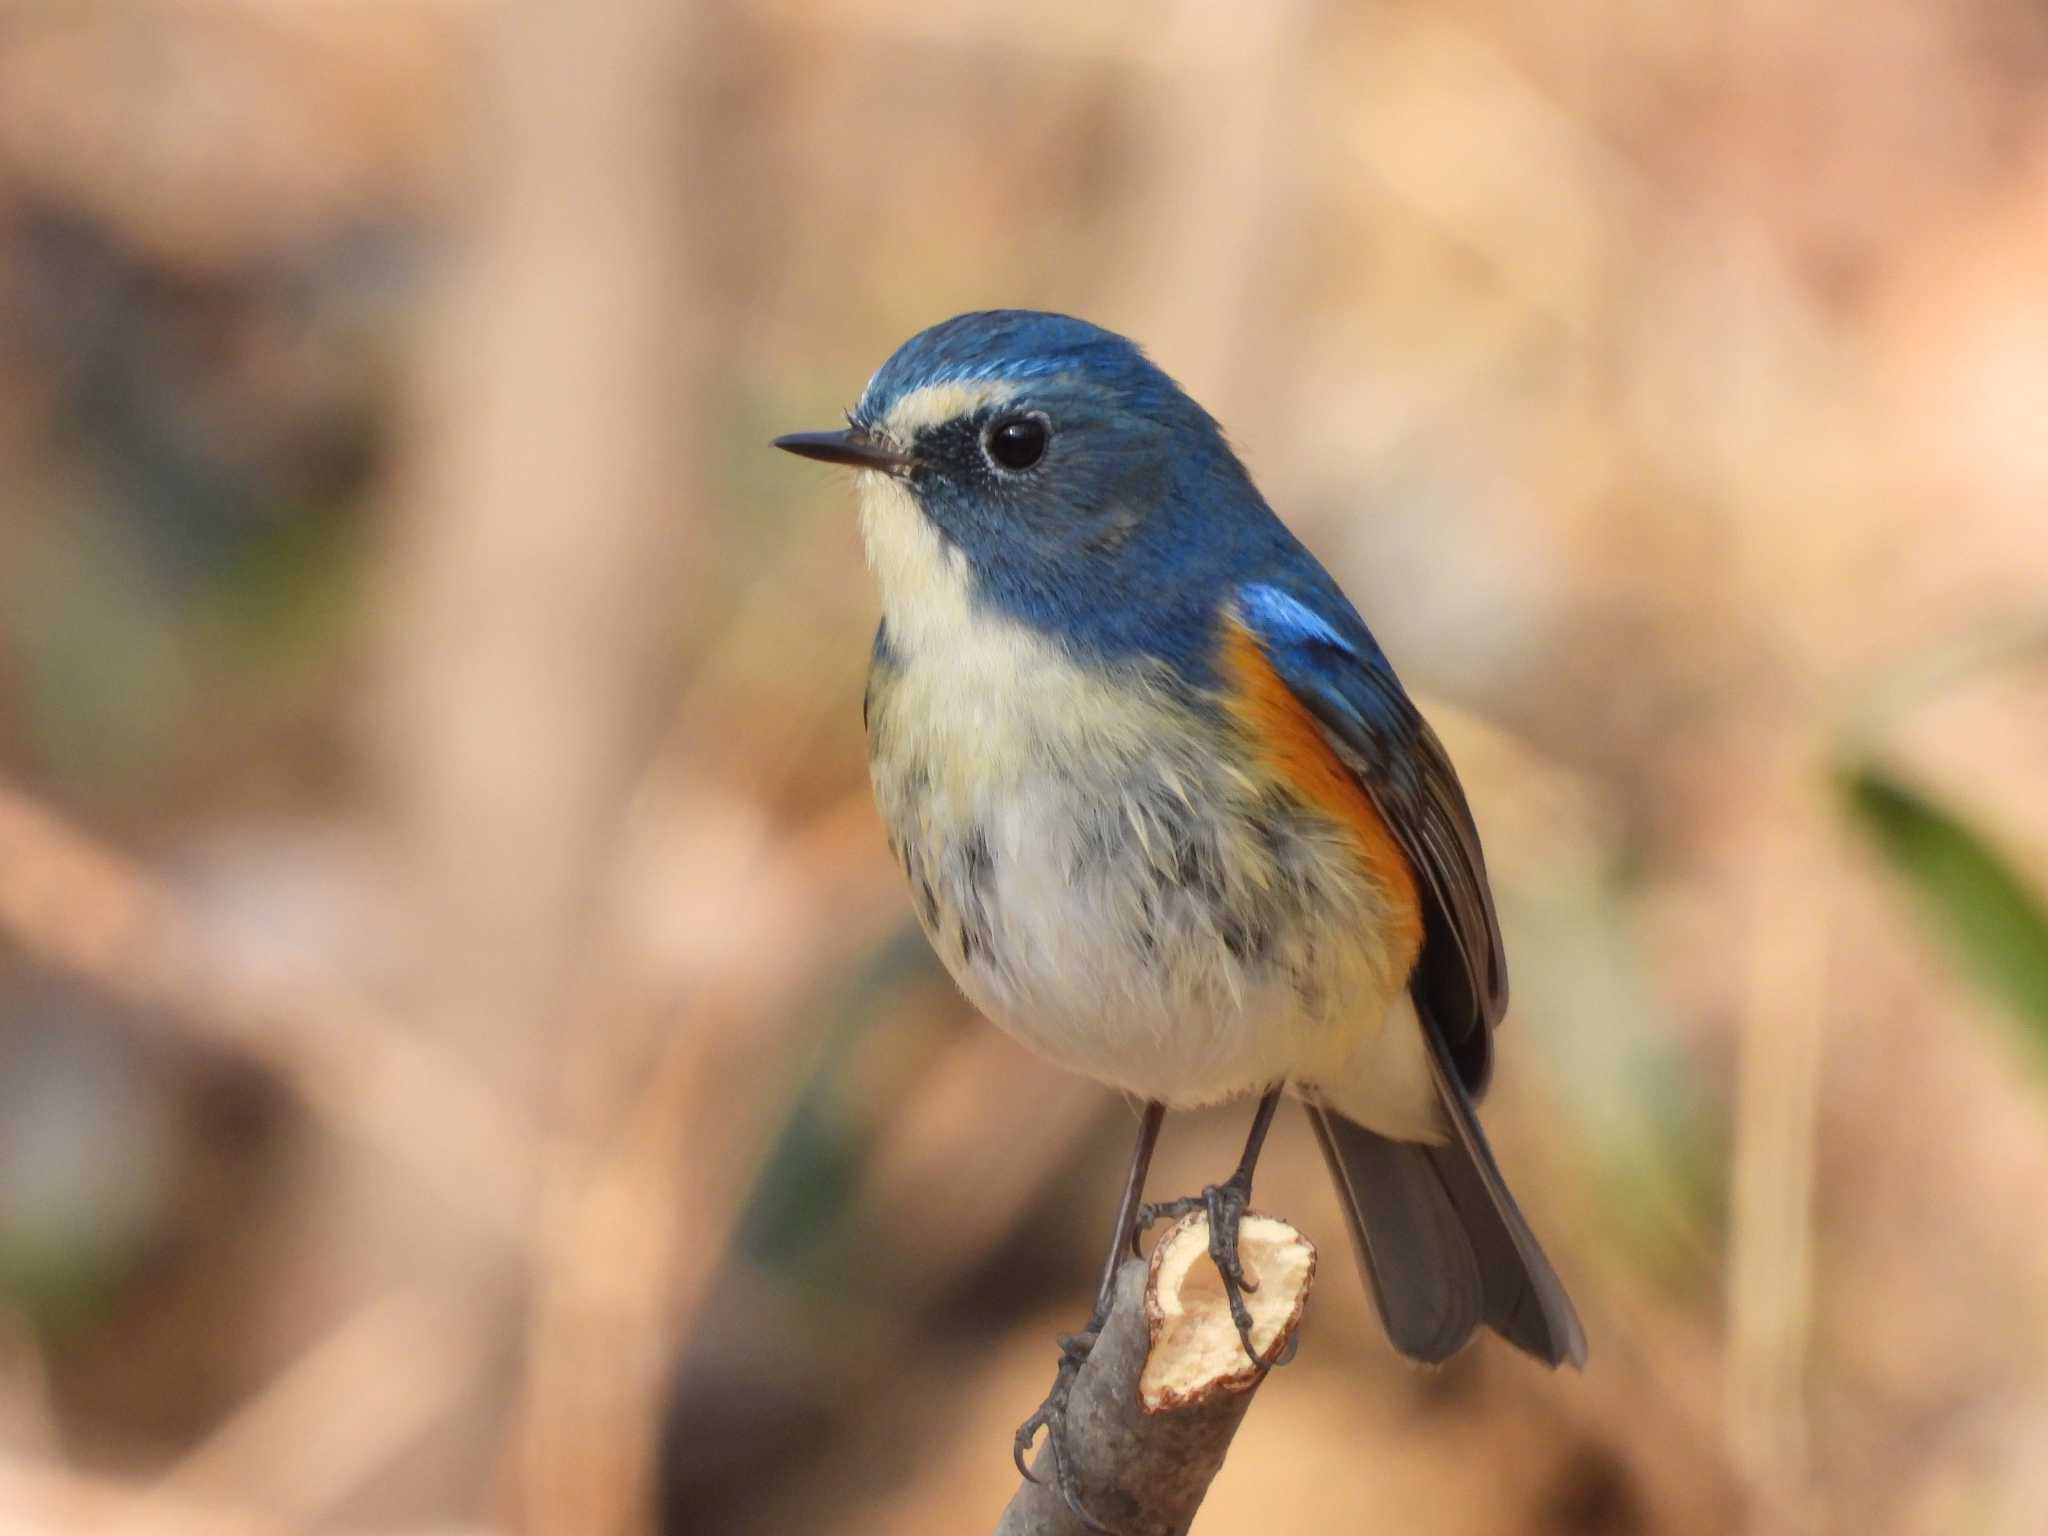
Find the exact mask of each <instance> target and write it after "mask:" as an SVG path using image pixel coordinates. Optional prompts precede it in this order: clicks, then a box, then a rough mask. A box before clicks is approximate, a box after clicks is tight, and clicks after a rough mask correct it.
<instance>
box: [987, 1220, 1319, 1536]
mask: <svg viewBox="0 0 2048 1536" xmlns="http://www.w3.org/2000/svg"><path fill="white" fill-rule="evenodd" d="M1238 1253H1239V1255H1240V1257H1241V1258H1242V1260H1243V1262H1244V1268H1245V1274H1246V1275H1247V1277H1248V1278H1250V1279H1252V1280H1253V1281H1255V1282H1256V1284H1257V1286H1258V1289H1257V1290H1255V1291H1250V1292H1248V1293H1247V1294H1246V1296H1245V1303H1246V1305H1247V1306H1248V1307H1249V1308H1250V1309H1251V1314H1252V1345H1253V1347H1254V1348H1255V1349H1256V1350H1257V1351H1258V1353H1259V1359H1260V1360H1261V1361H1263V1362H1267V1363H1265V1364H1254V1363H1253V1362H1252V1360H1251V1359H1250V1358H1249V1357H1248V1356H1247V1355H1246V1353H1245V1348H1244V1344H1243V1341H1242V1340H1241V1339H1240V1338H1239V1336H1238V1332H1237V1326H1236V1325H1235V1324H1234V1323H1233V1322H1232V1321H1231V1319H1230V1309H1229V1306H1228V1304H1227V1303H1226V1301H1225V1300H1224V1295H1223V1284H1222V1280H1221V1278H1220V1277H1219V1276H1218V1275H1217V1273H1216V1266H1215V1265H1214V1264H1213V1263H1211V1262H1210V1261H1209V1222H1208V1218H1207V1217H1206V1216H1204V1215H1202V1214H1200V1213H1199V1212H1198V1213H1196V1214H1195V1215H1192V1216H1188V1217H1186V1218H1185V1219H1183V1220H1182V1221H1180V1222H1179V1223H1178V1224H1176V1225H1175V1226H1174V1228H1173V1229H1172V1230H1171V1231H1169V1232H1168V1233H1167V1234H1166V1236H1165V1237H1163V1238H1161V1239H1160V1241H1159V1246H1158V1247H1157V1248H1155V1249H1154V1250H1153V1253H1152V1258H1151V1261H1150V1263H1147V1262H1146V1261H1144V1260H1142V1259H1132V1260H1131V1261H1130V1262H1129V1263H1127V1264H1126V1265H1124V1267H1123V1269H1122V1271H1121V1272H1120V1273H1119V1274H1118V1275H1117V1288H1116V1303H1115V1306H1114V1307H1113V1309H1112V1310H1111V1312H1110V1316H1109V1322H1108V1324H1107V1325H1106V1326H1105V1327H1104V1328H1103V1330H1102V1335H1101V1337H1100V1339H1098V1340H1097V1342H1096V1345H1095V1348H1094V1350H1093V1351H1092V1352H1091V1353H1090V1354H1089V1356H1088V1361H1087V1363H1086V1364H1085V1365H1083V1366H1082V1367H1081V1372H1080V1374H1079V1376H1077V1377H1076V1378H1075V1381H1074V1391H1073V1396H1072V1398H1071V1399H1070V1400H1069V1402H1068V1405H1067V1429H1066V1448H1067V1454H1068V1455H1069V1456H1070V1457H1072V1458H1073V1462H1074V1465H1075V1468H1076V1470H1077V1471H1078V1473H1079V1476H1080V1484H1081V1491H1082V1502H1083V1503H1084V1504H1085V1505H1086V1506H1087V1508H1088V1510H1089V1512H1090V1513H1091V1514H1092V1515H1093V1516H1094V1517H1095V1518H1096V1520H1098V1521H1099V1522H1101V1524H1102V1525H1104V1526H1106V1527H1108V1528H1109V1529H1110V1530H1111V1531H1113V1532H1115V1533H1116V1536H1181V1533H1183V1532H1185V1531H1186V1530H1187V1529H1188V1527H1189V1526H1190V1525H1191V1524H1192V1523H1193V1522H1194V1518H1195V1512H1196V1510H1198V1509H1199V1508H1201V1504H1202V1499H1203V1497H1204V1496H1205V1495H1206V1494H1207V1493H1208V1491H1209V1484H1210V1482H1211V1481H1212V1480H1213V1479H1214V1478H1215V1476H1216V1473H1217V1472H1218V1471H1219V1470H1220V1469H1221V1468H1222V1466H1223V1457H1224V1453H1225V1452H1226V1451H1228V1450H1229V1449H1230V1440H1231V1436H1233V1435H1235V1434H1236V1433H1237V1426H1238V1424H1239V1423H1240V1422H1241V1421H1242V1420H1243V1418H1244V1416H1245V1412H1246V1410H1247V1409H1248V1408H1250V1406H1251V1401H1252V1394H1253V1393H1254V1392H1255V1391H1257V1390H1258V1386H1259V1384H1260V1383H1261V1382H1262V1381H1264V1380H1265V1378H1266V1374H1267V1371H1268V1369H1269V1367H1270V1363H1271V1362H1272V1361H1275V1360H1278V1359H1280V1358H1281V1357H1282V1356H1283V1355H1284V1354H1285V1353H1286V1352H1287V1351H1288V1350H1290V1349H1291V1348H1292V1346H1293V1340H1294V1334H1295V1330H1296V1329H1297V1328H1298V1327H1299V1326H1300V1325H1301V1315H1302V1310H1303V1308H1304V1307H1305V1306H1306V1305H1307V1303H1308V1292H1309V1287H1310V1285H1311V1284H1312V1283H1313V1282H1314V1280H1315V1270H1316V1251H1315V1248H1314V1246H1313V1245H1312V1244H1310V1242H1309V1241H1308V1239H1307V1238H1305V1237H1303V1236H1302V1235H1301V1234H1300V1233H1299V1232H1297V1231H1295V1229H1294V1228H1293V1227H1291V1226H1289V1225H1288V1224H1287V1223H1286V1222H1284V1221H1280V1220H1277V1219H1276V1218H1274V1217H1271V1216H1258V1215H1248V1216H1246V1217H1245V1220H1244V1226H1243V1228H1242V1230H1241V1231H1240V1233H1239V1239H1238ZM1031 1470H1032V1473H1033V1475H1034V1476H1035V1477H1037V1478H1038V1479H1039V1481H1038V1482H1036V1483H1033V1482H1026V1483H1024V1484H1023V1485H1022V1486H1021V1487H1019V1488H1018V1490H1017V1494H1016V1497H1015V1498H1013V1499H1011V1500H1010V1504H1009V1507H1008V1508H1007V1509H1005V1510H1004V1511H1003V1518H1002V1521H1001V1523H1000V1524H998V1525H997V1527H996V1536H1083V1533H1085V1532H1086V1531H1087V1529H1088V1527H1087V1526H1085V1525H1083V1524H1082V1523H1081V1521H1080V1520H1079V1519H1077V1518H1076V1517H1075V1515H1074V1513H1073V1511H1071V1510H1070V1509H1068V1508H1067V1506H1066V1504H1065V1503H1064V1502H1063V1501H1062V1499H1061V1498H1060V1495H1059V1493H1058V1491H1057V1489H1056V1488H1055V1487H1054V1484H1053V1452H1052V1447H1051V1446H1050V1444H1046V1445H1041V1446H1040V1447H1039V1451H1038V1457H1037V1459H1036V1460H1035V1461H1034V1462H1033V1463H1032V1467H1031Z"/></svg>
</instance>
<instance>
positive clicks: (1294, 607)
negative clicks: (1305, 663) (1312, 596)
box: [1237, 582, 1358, 656]
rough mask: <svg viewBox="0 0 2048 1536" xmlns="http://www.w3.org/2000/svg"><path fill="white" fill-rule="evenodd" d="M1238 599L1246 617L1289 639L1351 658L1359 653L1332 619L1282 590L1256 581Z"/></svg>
mask: <svg viewBox="0 0 2048 1536" xmlns="http://www.w3.org/2000/svg"><path fill="white" fill-rule="evenodd" d="M1237 600H1238V602H1239V603H1240V604H1241V605H1242V607H1243V609H1244V615H1245V617H1246V618H1248V619H1250V620H1252V621H1253V622H1254V623H1256V624H1258V625H1260V626H1262V627H1264V628H1266V629H1269V630H1274V631H1277V632H1278V633H1279V634H1281V635H1283V636H1286V637H1287V638H1289V639H1294V640H1313V641H1315V642H1316V643H1317V644H1319V645H1327V646H1331V647H1333V648H1334V649H1336V650H1340V651H1342V652H1344V653H1345V654H1346V655H1348V656H1356V655H1357V654H1358V648H1357V647H1356V646H1354V645H1353V644H1352V643H1351V642H1350V641H1349V640H1346V639H1345V638H1344V637H1343V636H1342V635H1340V634H1338V633H1337V631H1336V630H1335V629H1333V628H1332V627H1331V625H1330V621H1329V620H1328V619H1325V618H1324V617H1323V616H1322V615H1321V614H1320V613H1317V612H1316V611H1315V609H1313V608H1311V607H1309V606H1308V604H1306V603H1304V602H1303V601H1302V600H1301V599H1300V598H1298V597H1295V596H1294V595H1293V594H1291V593H1288V592H1283V591H1281V590H1280V589H1279V588H1278V587H1269V586H1267V585H1265V583H1263V582H1254V583H1253V584H1252V585H1250V586H1248V587H1243V588H1240V589H1239V591H1238V594H1237Z"/></svg>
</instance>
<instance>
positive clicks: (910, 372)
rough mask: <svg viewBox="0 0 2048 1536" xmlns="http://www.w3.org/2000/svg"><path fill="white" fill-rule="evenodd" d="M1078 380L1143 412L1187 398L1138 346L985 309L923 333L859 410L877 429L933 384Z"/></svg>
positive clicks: (1110, 335) (1026, 312)
mask: <svg viewBox="0 0 2048 1536" xmlns="http://www.w3.org/2000/svg"><path fill="white" fill-rule="evenodd" d="M1066 374H1071V375H1077V376H1079V377H1082V378H1085V379H1087V380H1089V381H1090V382H1094V383H1099V384H1102V385H1106V386H1110V387H1113V388H1114V389H1116V390H1117V392H1118V393H1119V394H1120V395H1121V396H1122V397H1123V398H1124V400H1125V401H1126V403H1127V404H1129V405H1133V406H1136V407H1138V408H1140V409H1142V408H1144V407H1145V406H1146V405H1148V404H1150V405H1153V406H1155V408H1156V407H1157V406H1158V405H1163V404H1166V403H1168V402H1170V401H1172V400H1175V399H1185V396H1183V395H1182V394H1181V392H1180V389H1179V388H1178V386H1176V385H1175V384H1174V382H1173V381H1172V380H1171V379H1169V378H1168V377H1167V376H1166V375H1165V374H1164V373H1162V372H1160V370H1159V369H1158V367H1157V366H1155V365H1154V364H1153V362H1152V360H1151V359H1150V358H1148V357H1146V356H1145V354H1144V352H1143V351H1142V350H1140V349H1139V347H1138V344H1137V343H1136V342H1134V341H1132V340H1130V339H1129V338H1128V337H1124V336H1119V335H1117V334H1116V333H1115V332H1114V331H1105V330H1104V329H1102V327H1101V326H1099V325H1090V324H1089V323H1088V322H1087V321H1086V320H1076V319H1075V318H1074V317H1073V316H1072V315H1055V314H1048V313H1046V312H1044V311H1041V310H1035V309H984V310H977V311H975V312H974V313H972V314H966V315H955V316H954V317H953V318H952V319H950V320H944V321H941V322H940V323H939V324H937V325H935V326H932V327H931V328H930V329H929V330H924V331H919V332H918V333H917V334H916V335H915V336H913V337H911V338H910V340H908V341H906V342H905V343H903V345H902V346H900V347H898V348H897V349H896V351H895V354H894V355H893V356H891V357H890V359H889V360H888V361H887V362H886V363H884V364H882V366H881V367H880V368H878V369H876V370H875V376H874V377H873V378H871V379H869V380H868V387H867V388H866V389H865V390H864V391H862V393H861V397H860V404H859V405H857V406H856V407H854V412H853V415H854V419H855V420H856V421H860V422H866V423H873V422H878V421H880V420H881V419H882V418H883V417H885V416H887V415H888V414H889V410H890V408H891V407H892V406H894V405H895V403H896V402H897V401H898V400H900V399H902V398H903V397H904V396H905V395H907V394H909V393H911V392H912V391H914V390H919V389H924V388H927V387H928V386H930V385H933V384H961V383H973V382H977V381H981V380H992V379H1014V380H1020V381H1022V380H1030V379H1046V378H1054V377H1058V376H1060V375H1066Z"/></svg>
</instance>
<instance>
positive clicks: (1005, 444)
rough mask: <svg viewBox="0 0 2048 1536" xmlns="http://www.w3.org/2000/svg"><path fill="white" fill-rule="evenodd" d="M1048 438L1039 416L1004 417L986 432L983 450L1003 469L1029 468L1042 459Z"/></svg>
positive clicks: (1043, 419)
mask: <svg viewBox="0 0 2048 1536" xmlns="http://www.w3.org/2000/svg"><path fill="white" fill-rule="evenodd" d="M1051 436H1052V431H1051V429H1050V428H1049V427H1047V426H1046V424H1045V418H1044V417H1042V416H1005V417H1004V418H1003V419H1002V420H1001V421H998V422H996V423H995V424H994V425H993V426H991V427H990V428H989V429H988V436H987V437H985V438H983V439H982V447H983V449H984V450H985V451H986V452H987V453H988V456H989V457H990V458H991V459H993V460H994V461H995V462H996V463H998V464H1000V465H1002V467H1003V468H1004V469H1029V468H1030V467H1031V466H1032V465H1034V464H1036V463H1037V462H1038V461H1039V460H1040V459H1042V458H1044V457H1045V444H1046V440H1047V439H1048V438H1050V437H1051Z"/></svg>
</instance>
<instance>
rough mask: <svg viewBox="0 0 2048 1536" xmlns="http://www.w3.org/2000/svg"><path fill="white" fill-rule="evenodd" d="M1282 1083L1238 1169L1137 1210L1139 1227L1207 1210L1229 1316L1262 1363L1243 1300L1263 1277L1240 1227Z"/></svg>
mask: <svg viewBox="0 0 2048 1536" xmlns="http://www.w3.org/2000/svg"><path fill="white" fill-rule="evenodd" d="M1282 1086H1283V1085H1281V1084H1279V1083H1275V1084H1274V1085H1273V1086H1272V1087H1271V1088H1268V1089H1267V1090H1266V1092H1265V1096H1264V1097H1263V1098H1261V1099H1260V1100H1259V1107H1258V1109H1257V1110H1256V1111H1255V1112H1254V1113H1253V1115H1252V1129H1251V1134H1250V1135H1249V1136H1247V1137H1245V1142H1244V1156H1243V1157H1241V1158H1239V1159H1238V1160H1237V1171H1236V1172H1235V1173H1233V1174H1232V1175H1231V1176H1230V1177H1229V1178H1227V1179H1225V1180H1224V1181H1223V1182H1222V1183H1221V1184H1211V1185H1210V1186H1209V1187H1208V1188H1206V1189H1204V1190H1203V1191H1202V1192H1201V1194H1199V1195H1193V1196H1189V1197H1186V1198H1184V1199H1180V1200H1168V1201H1166V1202H1164V1203H1163V1204H1160V1205H1147V1206H1144V1207H1142V1208H1141V1209H1140V1210H1139V1212H1138V1224H1139V1225H1140V1226H1141V1227H1149V1226H1151V1225H1152V1224H1153V1223H1154V1222H1156V1221H1164V1220H1171V1219H1176V1218H1178V1217H1182V1216H1186V1215H1188V1214H1189V1213H1191V1212H1193V1211H1202V1212H1204V1213H1205V1214H1207V1216H1208V1218H1209V1257H1210V1258H1211V1259H1212V1260H1213V1261H1215V1265H1216V1272H1217V1273H1218V1274H1220V1275H1221V1276H1222V1277H1223V1294H1224V1297H1225V1298H1226V1299H1227V1300H1228V1301H1229V1302H1230V1320H1231V1321H1232V1322H1234V1323H1236V1324H1237V1336H1238V1337H1239V1338H1240V1339H1242V1340H1243V1341H1244V1352H1245V1353H1246V1354H1248V1355H1250V1356H1251V1357H1252V1360H1253V1361H1254V1362H1255V1363H1257V1364H1259V1365H1264V1364H1266V1363H1267V1362H1266V1361H1264V1360H1261V1359H1260V1358H1259V1352H1258V1351H1257V1350H1256V1349H1254V1348H1253V1347H1252V1314H1251V1311H1250V1309H1249V1308H1247V1307H1246V1306H1245V1304H1244V1293H1245V1292H1246V1291H1256V1290H1257V1289H1258V1288H1259V1283H1258V1281H1256V1280H1253V1279H1251V1278H1250V1277H1249V1276H1247V1275H1246V1274H1245V1272H1244V1261H1243V1260H1242V1259H1240V1258H1239V1257H1238V1254H1237V1230H1238V1227H1239V1226H1240V1225H1242V1224H1243V1221H1244V1213H1245V1211H1246V1209H1247V1208H1249V1207H1250V1205H1251V1203H1252V1170H1253V1169H1254V1168H1256V1167H1257V1166H1258V1162H1259V1151H1260V1149H1261V1148H1263V1147H1264V1146H1265V1144H1266V1132H1267V1131H1269V1130H1271V1129H1272V1127H1273V1114H1274V1112H1275V1111H1276V1110H1278V1109H1279V1107H1280V1090H1281V1087H1282ZM1275 1363H1280V1362H1275Z"/></svg>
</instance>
